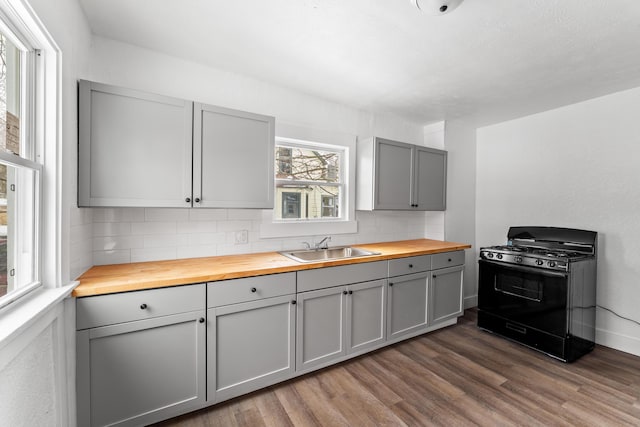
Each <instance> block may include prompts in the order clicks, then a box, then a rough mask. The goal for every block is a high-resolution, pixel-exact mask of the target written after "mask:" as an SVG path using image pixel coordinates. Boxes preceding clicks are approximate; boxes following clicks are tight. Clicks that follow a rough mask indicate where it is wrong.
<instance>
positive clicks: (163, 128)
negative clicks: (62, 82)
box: [78, 81, 193, 207]
mask: <svg viewBox="0 0 640 427" xmlns="http://www.w3.org/2000/svg"><path fill="white" fill-rule="evenodd" d="M192 104H193V103H192V102H190V101H185V100H182V99H176V98H170V97H166V96H160V95H153V94H149V93H144V92H139V91H135V90H130V89H124V88H118V87H114V86H108V85H103V84H99V83H93V82H88V81H80V86H79V148H78V205H79V206H156V207H183V206H190V205H191V204H190V202H186V201H185V200H186V199H187V198H190V197H191V159H192V153H191V147H192V143H191V140H192V138H191V133H192V118H193V117H192V116H193V105H192Z"/></svg>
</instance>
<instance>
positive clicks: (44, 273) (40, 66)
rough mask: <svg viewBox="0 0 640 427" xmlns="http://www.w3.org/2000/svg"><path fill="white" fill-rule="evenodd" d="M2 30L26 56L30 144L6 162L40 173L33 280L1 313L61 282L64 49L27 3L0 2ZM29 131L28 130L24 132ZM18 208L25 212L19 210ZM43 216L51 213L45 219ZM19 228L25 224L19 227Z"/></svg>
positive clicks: (24, 120) (2, 301) (7, 299)
mask: <svg viewBox="0 0 640 427" xmlns="http://www.w3.org/2000/svg"><path fill="white" fill-rule="evenodd" d="M0 31H2V32H3V34H4V35H5V36H6V37H7V38H9V39H10V40H11V42H12V43H13V44H14V45H15V46H16V47H17V48H18V49H19V50H21V51H22V52H25V51H27V52H28V53H22V55H23V60H22V66H23V67H24V70H21V83H20V84H21V85H22V88H21V93H22V94H24V98H23V99H22V102H21V106H20V108H21V112H20V118H21V120H20V126H21V136H22V137H24V138H25V139H26V140H29V141H30V142H29V144H26V145H24V146H25V147H26V150H25V152H24V153H21V156H15V155H13V154H10V153H6V152H4V153H0V158H1V159H2V160H3V162H4V163H6V164H8V165H10V166H13V167H16V168H24V169H28V170H32V171H34V173H35V178H34V179H35V181H36V185H35V189H34V190H35V191H34V193H33V194H32V195H31V197H32V198H33V206H34V209H33V218H32V220H33V221H35V224H36V225H35V227H34V231H33V233H34V236H33V237H34V241H33V245H34V247H33V254H34V255H33V262H32V268H33V270H34V271H33V277H34V279H35V280H33V281H32V282H31V283H30V284H28V285H26V286H23V287H21V288H19V289H16V290H14V291H13V292H11V293H8V294H7V295H5V296H3V297H2V298H0V309H2V308H4V307H6V306H8V305H10V304H11V303H13V302H15V301H17V300H18V299H22V298H23V297H27V296H29V297H31V295H35V294H36V292H33V291H35V290H36V289H39V288H42V287H44V288H59V287H61V286H62V283H61V264H60V252H61V239H60V230H61V207H60V200H61V189H60V177H59V172H60V161H61V159H60V147H59V141H60V130H61V127H60V115H59V111H60V97H59V94H60V89H59V88H60V85H61V82H60V62H59V56H60V49H59V48H58V46H57V45H56V43H55V42H54V41H53V38H52V37H51V36H50V34H49V33H48V32H47V30H46V29H45V28H44V26H43V25H42V23H41V22H40V20H39V19H38V18H37V16H36V15H35V14H34V12H33V10H32V9H31V6H30V5H29V4H28V3H26V2H25V1H24V0H0ZM23 129H24V130H23ZM18 209H20V208H19V207H18ZM44 212H46V213H47V214H46V215H45V214H44ZM18 226H20V225H18Z"/></svg>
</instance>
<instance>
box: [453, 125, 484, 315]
mask: <svg viewBox="0 0 640 427" xmlns="http://www.w3.org/2000/svg"><path fill="white" fill-rule="evenodd" d="M445 148H446V150H447V152H448V154H447V162H448V166H447V210H446V213H445V237H446V240H448V241H453V242H460V243H468V244H470V245H471V246H472V248H471V249H470V250H467V251H465V255H466V262H465V270H464V305H465V308H468V307H475V306H476V305H477V300H478V296H477V295H478V292H477V277H476V270H477V266H476V260H477V259H478V250H477V247H476V244H475V240H476V236H475V234H476V203H475V200H476V128H475V126H473V125H472V124H470V123H468V122H465V121H462V120H455V121H450V122H447V124H446V131H445Z"/></svg>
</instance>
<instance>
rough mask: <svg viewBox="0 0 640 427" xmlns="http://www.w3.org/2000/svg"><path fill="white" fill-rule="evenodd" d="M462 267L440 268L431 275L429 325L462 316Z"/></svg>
mask: <svg viewBox="0 0 640 427" xmlns="http://www.w3.org/2000/svg"><path fill="white" fill-rule="evenodd" d="M463 272H464V267H463V266H457V267H449V268H442V269H440V270H435V271H433V272H432V273H431V286H430V289H429V325H433V324H436V323H439V322H444V321H445V320H449V319H452V318H454V317H458V316H461V315H462V310H463V303H462V286H463Z"/></svg>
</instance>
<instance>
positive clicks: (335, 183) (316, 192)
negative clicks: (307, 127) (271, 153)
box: [274, 138, 348, 222]
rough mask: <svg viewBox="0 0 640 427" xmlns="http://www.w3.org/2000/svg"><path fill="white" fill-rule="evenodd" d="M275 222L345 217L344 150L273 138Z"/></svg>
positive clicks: (328, 219)
mask: <svg viewBox="0 0 640 427" xmlns="http://www.w3.org/2000/svg"><path fill="white" fill-rule="evenodd" d="M275 150H276V152H275V168H274V169H275V185H276V191H275V193H276V197H275V207H274V220H276V221H298V222H299V221H310V222H311V221H335V220H342V219H344V218H345V213H344V209H343V206H344V200H346V199H347V191H348V190H347V185H346V180H345V169H346V166H345V165H346V162H347V149H346V147H339V146H332V145H327V144H320V143H315V142H309V141H301V140H294V139H288V138H276V148H275Z"/></svg>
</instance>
